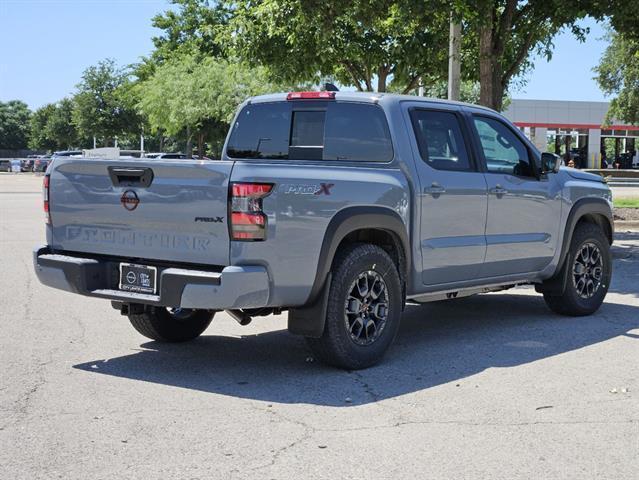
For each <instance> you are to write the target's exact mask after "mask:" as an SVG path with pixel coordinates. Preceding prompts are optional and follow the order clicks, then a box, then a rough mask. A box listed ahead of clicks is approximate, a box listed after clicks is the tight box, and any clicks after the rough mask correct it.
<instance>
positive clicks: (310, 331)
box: [288, 272, 332, 338]
mask: <svg viewBox="0 0 639 480" xmlns="http://www.w3.org/2000/svg"><path fill="white" fill-rule="evenodd" d="M331 278H332V275H331V273H330V272H329V273H328V275H327V277H326V282H325V283H324V288H323V289H322V290H321V293H320V295H319V296H318V297H317V298H316V299H315V302H313V303H312V304H311V305H305V306H303V307H300V308H291V309H290V310H289V311H288V331H289V332H291V333H292V334H295V335H303V336H305V337H312V338H319V337H321V336H322V334H323V333H324V324H325V323H326V310H327V308H328V294H329V292H330V290H331Z"/></svg>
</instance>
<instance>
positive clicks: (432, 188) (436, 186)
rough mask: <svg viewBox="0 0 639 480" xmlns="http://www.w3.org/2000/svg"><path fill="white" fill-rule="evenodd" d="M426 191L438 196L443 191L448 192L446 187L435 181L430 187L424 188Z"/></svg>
mask: <svg viewBox="0 0 639 480" xmlns="http://www.w3.org/2000/svg"><path fill="white" fill-rule="evenodd" d="M424 193H428V194H430V195H432V196H434V197H435V196H438V195H441V194H442V193H446V189H445V188H444V187H442V186H441V185H440V184H439V183H437V182H433V183H432V184H431V185H430V187H426V188H424Z"/></svg>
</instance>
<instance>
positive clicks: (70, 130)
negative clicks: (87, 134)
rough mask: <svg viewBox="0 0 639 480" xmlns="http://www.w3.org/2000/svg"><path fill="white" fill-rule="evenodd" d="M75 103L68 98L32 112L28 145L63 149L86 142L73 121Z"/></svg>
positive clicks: (37, 147)
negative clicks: (80, 136)
mask: <svg viewBox="0 0 639 480" xmlns="http://www.w3.org/2000/svg"><path fill="white" fill-rule="evenodd" d="M74 107H75V104H74V102H73V100H72V99H70V98H63V99H62V100H60V101H59V102H58V103H49V104H47V105H45V106H43V107H41V108H39V109H38V110H36V111H35V112H34V113H33V116H32V117H31V138H30V140H29V146H30V147H31V148H33V149H36V150H64V149H71V148H77V147H80V146H81V145H83V144H84V145H86V144H87V143H88V141H87V139H85V140H84V141H82V140H81V139H80V138H79V135H78V131H77V129H76V128H75V125H74V123H73V109H74Z"/></svg>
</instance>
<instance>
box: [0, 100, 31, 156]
mask: <svg viewBox="0 0 639 480" xmlns="http://www.w3.org/2000/svg"><path fill="white" fill-rule="evenodd" d="M30 117H31V111H30V110H29V107H28V106H27V104H26V103H24V102H21V101H20V100H10V101H8V102H6V103H4V102H0V148H4V149H9V150H19V149H23V148H27V144H28V141H29V119H30Z"/></svg>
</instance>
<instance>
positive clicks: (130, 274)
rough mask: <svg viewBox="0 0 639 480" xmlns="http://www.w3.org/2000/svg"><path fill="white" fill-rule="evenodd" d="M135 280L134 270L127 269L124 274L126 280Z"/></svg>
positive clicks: (132, 281)
mask: <svg viewBox="0 0 639 480" xmlns="http://www.w3.org/2000/svg"><path fill="white" fill-rule="evenodd" d="M136 280H137V278H136V275H135V272H132V271H129V272H128V273H127V274H126V281H127V282H129V283H135V281H136Z"/></svg>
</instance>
